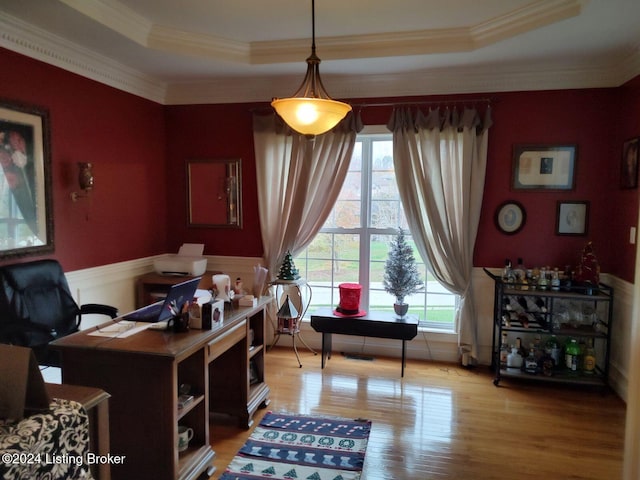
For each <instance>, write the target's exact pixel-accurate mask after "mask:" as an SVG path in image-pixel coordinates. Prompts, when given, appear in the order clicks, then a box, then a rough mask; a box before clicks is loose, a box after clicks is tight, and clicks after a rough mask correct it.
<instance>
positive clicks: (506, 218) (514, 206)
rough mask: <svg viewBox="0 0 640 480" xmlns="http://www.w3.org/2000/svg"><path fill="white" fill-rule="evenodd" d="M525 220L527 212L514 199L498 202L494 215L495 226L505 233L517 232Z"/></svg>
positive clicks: (512, 233)
mask: <svg viewBox="0 0 640 480" xmlns="http://www.w3.org/2000/svg"><path fill="white" fill-rule="evenodd" d="M526 220H527V214H526V212H525V209H524V207H523V206H522V205H521V204H520V203H518V202H516V201H514V200H509V201H506V202H504V203H502V204H500V205H499V206H498V208H497V209H496V213H495V217H494V221H495V224H496V227H498V230H500V231H501V232H502V233H504V234H505V235H514V234H516V233H518V232H519V231H520V230H522V227H524V224H525V221H526Z"/></svg>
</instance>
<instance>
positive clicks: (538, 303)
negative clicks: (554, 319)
mask: <svg viewBox="0 0 640 480" xmlns="http://www.w3.org/2000/svg"><path fill="white" fill-rule="evenodd" d="M535 303H536V307H538V308H539V309H540V311H541V312H542V313H547V306H546V305H545V304H544V300H542V298H540V297H537V298H536V302H535Z"/></svg>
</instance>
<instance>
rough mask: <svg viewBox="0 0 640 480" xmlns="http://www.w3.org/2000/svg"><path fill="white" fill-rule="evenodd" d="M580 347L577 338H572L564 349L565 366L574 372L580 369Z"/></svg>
mask: <svg viewBox="0 0 640 480" xmlns="http://www.w3.org/2000/svg"><path fill="white" fill-rule="evenodd" d="M579 357H580V345H578V342H577V341H576V339H575V338H571V339H570V340H569V341H568V342H567V345H566V346H565V347H564V361H565V366H566V367H567V368H568V369H569V370H571V371H572V372H577V371H578V370H579V368H580V365H579Z"/></svg>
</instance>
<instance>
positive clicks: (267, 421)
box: [220, 412, 371, 480]
mask: <svg viewBox="0 0 640 480" xmlns="http://www.w3.org/2000/svg"><path fill="white" fill-rule="evenodd" d="M370 431H371V422H370V421H368V420H346V419H344V418H335V417H333V418H332V417H316V416H308V415H289V414H284V413H273V412H268V413H267V414H266V415H265V416H264V418H263V419H262V421H261V422H260V424H259V425H258V426H257V427H256V428H255V429H254V431H253V432H252V433H251V436H250V437H249V439H248V440H247V442H246V443H245V444H244V445H243V447H242V448H241V449H240V451H239V452H238V454H237V455H236V456H235V457H234V458H233V460H232V461H231V463H230V464H229V466H228V467H227V469H226V470H225V473H224V474H223V475H222V476H221V477H220V480H251V479H256V478H272V479H280V480H291V479H305V480H358V479H359V478H360V476H361V474H362V466H363V464H364V456H365V452H366V450H367V442H368V440H369V433H370Z"/></svg>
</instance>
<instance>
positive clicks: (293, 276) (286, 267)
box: [278, 251, 300, 281]
mask: <svg viewBox="0 0 640 480" xmlns="http://www.w3.org/2000/svg"><path fill="white" fill-rule="evenodd" d="M299 278H300V273H299V272H298V269H297V268H296V266H295V264H294V263H293V257H292V256H291V252H289V251H287V253H285V255H284V260H282V265H281V266H280V271H279V272H278V280H286V281H294V280H298V279H299Z"/></svg>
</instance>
